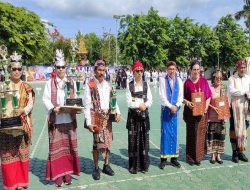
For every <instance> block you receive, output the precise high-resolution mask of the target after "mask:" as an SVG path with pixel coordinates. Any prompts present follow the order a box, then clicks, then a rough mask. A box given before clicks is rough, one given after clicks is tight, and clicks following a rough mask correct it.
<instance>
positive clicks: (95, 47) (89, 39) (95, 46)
mask: <svg viewBox="0 0 250 190" xmlns="http://www.w3.org/2000/svg"><path fill="white" fill-rule="evenodd" d="M84 40H85V45H86V48H87V50H88V55H87V56H88V60H89V63H90V64H91V65H93V64H94V63H95V61H96V60H97V59H100V58H101V51H100V50H101V49H102V41H101V39H100V38H99V37H98V36H97V35H96V34H95V33H89V34H86V35H85V36H84Z"/></svg>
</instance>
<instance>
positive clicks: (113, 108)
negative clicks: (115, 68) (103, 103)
mask: <svg viewBox="0 0 250 190" xmlns="http://www.w3.org/2000/svg"><path fill="white" fill-rule="evenodd" d="M110 104H111V111H110V115H109V120H110V121H111V122H114V121H115V118H116V89H115V82H114V80H113V81H112V86H111V97H110Z"/></svg>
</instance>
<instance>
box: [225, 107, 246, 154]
mask: <svg viewBox="0 0 250 190" xmlns="http://www.w3.org/2000/svg"><path fill="white" fill-rule="evenodd" d="M230 114H231V117H230V120H229V122H230V129H229V137H230V143H231V146H232V150H233V151H239V152H243V151H245V150H246V147H244V148H243V149H242V150H240V147H239V145H238V141H237V136H236V133H235V124H234V117H233V110H232V109H230ZM248 126H249V121H248V120H245V127H246V130H247V128H248Z"/></svg>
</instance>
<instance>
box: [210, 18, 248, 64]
mask: <svg viewBox="0 0 250 190" xmlns="http://www.w3.org/2000/svg"><path fill="white" fill-rule="evenodd" d="M215 31H216V34H217V36H218V38H219V40H220V43H221V46H220V63H221V64H222V66H223V67H224V68H226V67H228V66H232V65H233V64H234V63H235V62H236V61H237V60H239V59H242V58H244V57H246V56H248V55H249V53H250V45H249V43H248V39H247V37H246V35H245V33H244V30H243V28H242V27H241V26H240V25H239V24H237V23H236V21H235V19H234V18H233V16H232V15H227V16H225V17H222V18H221V19H220V20H219V22H218V25H217V26H216V28H215Z"/></svg>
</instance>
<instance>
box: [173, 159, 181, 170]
mask: <svg viewBox="0 0 250 190" xmlns="http://www.w3.org/2000/svg"><path fill="white" fill-rule="evenodd" d="M171 165H172V166H174V167H176V168H180V167H181V165H180V163H179V162H178V161H177V158H171Z"/></svg>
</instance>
